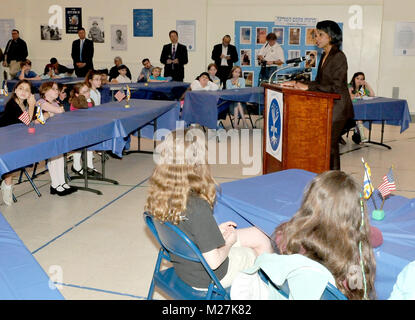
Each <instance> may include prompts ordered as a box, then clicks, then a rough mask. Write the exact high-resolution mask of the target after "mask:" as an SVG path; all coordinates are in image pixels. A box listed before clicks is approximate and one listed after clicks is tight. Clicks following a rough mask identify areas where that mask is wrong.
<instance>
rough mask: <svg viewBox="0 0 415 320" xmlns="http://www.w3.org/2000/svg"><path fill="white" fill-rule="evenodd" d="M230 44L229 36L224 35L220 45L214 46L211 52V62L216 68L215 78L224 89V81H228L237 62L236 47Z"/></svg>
mask: <svg viewBox="0 0 415 320" xmlns="http://www.w3.org/2000/svg"><path fill="white" fill-rule="evenodd" d="M230 42H231V36H230V35H226V36H224V37H223V38H222V43H219V44H217V45H215V46H214V47H213V50H212V60H213V61H215V64H216V65H217V67H218V73H217V76H218V78H219V79H220V82H221V83H222V86H223V88H224V89H226V80H227V79H229V74H230V72H231V69H232V66H233V64H234V63H235V62H237V61H238V52H237V51H236V47H235V46H233V45H231V44H230Z"/></svg>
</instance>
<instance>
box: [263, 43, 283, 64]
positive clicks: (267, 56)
mask: <svg viewBox="0 0 415 320" xmlns="http://www.w3.org/2000/svg"><path fill="white" fill-rule="evenodd" d="M258 55H260V56H263V57H264V60H265V61H277V60H281V61H282V62H284V61H285V59H284V50H282V48H281V46H280V45H279V43H278V42H275V44H274V45H273V46H270V45H269V44H268V43H266V44H264V46H263V47H262V48H261V49H260V50H259V53H258Z"/></svg>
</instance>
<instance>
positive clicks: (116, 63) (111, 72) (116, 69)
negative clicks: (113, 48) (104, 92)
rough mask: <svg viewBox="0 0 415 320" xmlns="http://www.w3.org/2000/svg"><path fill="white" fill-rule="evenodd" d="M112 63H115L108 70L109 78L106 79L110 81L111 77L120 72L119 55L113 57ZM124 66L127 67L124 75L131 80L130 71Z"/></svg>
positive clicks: (120, 60) (116, 75) (113, 77)
mask: <svg viewBox="0 0 415 320" xmlns="http://www.w3.org/2000/svg"><path fill="white" fill-rule="evenodd" d="M114 64H115V66H113V67H112V68H111V69H110V72H109V79H108V81H109V82H111V80H112V79H115V78H117V77H118V76H119V74H120V73H119V72H118V67H119V66H120V65H122V64H123V63H122V59H121V57H115V58H114ZM126 68H127V73H126V76H127V78H129V79H130V80H131V72H130V69H128V67H126Z"/></svg>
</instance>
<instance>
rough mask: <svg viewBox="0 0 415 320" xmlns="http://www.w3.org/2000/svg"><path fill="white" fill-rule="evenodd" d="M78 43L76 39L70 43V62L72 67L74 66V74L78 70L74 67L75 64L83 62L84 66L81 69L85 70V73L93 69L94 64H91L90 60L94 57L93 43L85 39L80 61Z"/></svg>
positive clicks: (78, 40) (79, 41)
mask: <svg viewBox="0 0 415 320" xmlns="http://www.w3.org/2000/svg"><path fill="white" fill-rule="evenodd" d="M80 43H81V40H80V39H77V40H75V41H74V42H72V52H71V57H72V60H73V65H74V68H75V72H77V71H79V70H80V69H79V68H78V67H77V66H76V63H77V62H85V63H86V66H85V67H84V68H82V69H85V70H86V71H88V70H90V69H94V64H93V62H92V59H93V57H94V43H93V42H92V40H89V39H86V38H85V41H84V46H83V47H82V61H81V57H80V47H79V46H80ZM85 73H86V72H85ZM77 74H78V73H77Z"/></svg>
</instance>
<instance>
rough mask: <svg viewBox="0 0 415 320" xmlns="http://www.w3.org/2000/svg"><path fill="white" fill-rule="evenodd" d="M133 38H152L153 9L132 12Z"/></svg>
mask: <svg viewBox="0 0 415 320" xmlns="http://www.w3.org/2000/svg"><path fill="white" fill-rule="evenodd" d="M133 26H134V27H133V28H134V33H133V35H134V37H152V36H153V9H134V10H133Z"/></svg>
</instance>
